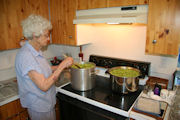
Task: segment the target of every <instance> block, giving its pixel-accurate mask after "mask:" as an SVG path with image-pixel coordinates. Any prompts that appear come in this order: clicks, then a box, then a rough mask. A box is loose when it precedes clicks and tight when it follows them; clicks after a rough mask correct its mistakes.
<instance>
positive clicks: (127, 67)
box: [108, 66, 141, 78]
mask: <svg viewBox="0 0 180 120" xmlns="http://www.w3.org/2000/svg"><path fill="white" fill-rule="evenodd" d="M119 68H122V69H131V70H135V71H137V72H139V76H140V75H141V72H140V70H139V69H136V68H133V67H129V66H117V67H112V68H110V69H109V70H108V73H109V74H110V75H112V74H111V73H110V72H111V71H112V70H114V69H119ZM112 76H115V75H112ZM139 76H136V77H119V76H115V77H119V78H137V77H139Z"/></svg>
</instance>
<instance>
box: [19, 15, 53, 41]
mask: <svg viewBox="0 0 180 120" xmlns="http://www.w3.org/2000/svg"><path fill="white" fill-rule="evenodd" d="M21 26H22V29H23V35H24V37H26V38H27V39H30V40H31V39H32V38H33V33H34V35H35V36H36V37H39V36H40V35H41V34H42V33H43V32H44V31H45V30H51V29H52V24H51V23H50V22H49V21H48V20H47V19H46V18H43V17H42V16H40V15H35V14H31V15H30V16H29V17H28V18H26V19H25V20H23V21H22V22H21Z"/></svg>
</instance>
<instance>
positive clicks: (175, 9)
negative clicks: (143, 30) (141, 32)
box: [146, 0, 180, 55]
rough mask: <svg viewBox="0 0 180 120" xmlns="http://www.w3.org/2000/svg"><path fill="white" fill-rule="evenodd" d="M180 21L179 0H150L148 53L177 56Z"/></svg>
mask: <svg viewBox="0 0 180 120" xmlns="http://www.w3.org/2000/svg"><path fill="white" fill-rule="evenodd" d="M179 21H180V1H179V0H149V15H148V24H147V41H146V53H147V54H157V55H159V54H160V55H177V54H178V44H179V40H180V34H179V31H180V23H179Z"/></svg>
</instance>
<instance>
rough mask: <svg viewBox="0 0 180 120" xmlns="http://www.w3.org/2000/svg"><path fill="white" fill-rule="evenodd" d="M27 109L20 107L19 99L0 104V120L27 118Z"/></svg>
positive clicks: (22, 119)
mask: <svg viewBox="0 0 180 120" xmlns="http://www.w3.org/2000/svg"><path fill="white" fill-rule="evenodd" d="M28 117H29V116H28V113H27V109H25V108H22V107H21V104H20V100H19V99H18V100H15V101H12V102H10V103H8V104H5V105H2V106H0V120H27V119H28Z"/></svg>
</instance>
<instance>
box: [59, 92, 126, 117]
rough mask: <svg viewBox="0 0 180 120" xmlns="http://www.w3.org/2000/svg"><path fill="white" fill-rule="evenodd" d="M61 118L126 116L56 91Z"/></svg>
mask: <svg viewBox="0 0 180 120" xmlns="http://www.w3.org/2000/svg"><path fill="white" fill-rule="evenodd" d="M57 98H58V101H59V103H60V104H59V107H60V118H61V120H125V119H127V118H126V117H123V116H120V115H118V114H115V113H112V112H110V111H107V110H104V109H101V108H99V107H96V106H94V105H90V104H88V103H85V102H82V101H80V100H78V99H75V98H72V97H69V96H66V95H64V94H62V93H57Z"/></svg>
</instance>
